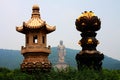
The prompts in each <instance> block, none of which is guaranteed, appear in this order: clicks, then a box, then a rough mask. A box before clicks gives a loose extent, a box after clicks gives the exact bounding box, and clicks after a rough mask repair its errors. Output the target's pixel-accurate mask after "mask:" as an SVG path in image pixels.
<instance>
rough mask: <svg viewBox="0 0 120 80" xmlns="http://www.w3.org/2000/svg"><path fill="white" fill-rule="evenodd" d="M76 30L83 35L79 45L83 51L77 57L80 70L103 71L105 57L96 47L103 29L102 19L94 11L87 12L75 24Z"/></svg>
mask: <svg viewBox="0 0 120 80" xmlns="http://www.w3.org/2000/svg"><path fill="white" fill-rule="evenodd" d="M75 25H76V29H77V30H78V31H80V32H82V33H81V37H82V39H81V40H80V41H79V44H80V45H81V47H82V50H81V51H80V52H79V53H78V54H77V55H76V61H77V65H78V69H79V70H80V69H82V68H83V67H88V68H93V69H95V70H101V68H102V67H101V66H102V60H103V58H104V55H103V54H102V53H101V52H99V51H97V49H96V47H97V45H98V44H99V41H98V40H97V39H96V38H95V37H96V35H97V33H96V31H98V30H99V29H100V28H101V21H100V19H99V18H98V17H97V16H95V14H94V13H93V12H92V11H88V12H87V11H85V12H84V13H82V14H81V15H80V17H79V18H78V19H76V22H75Z"/></svg>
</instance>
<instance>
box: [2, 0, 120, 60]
mask: <svg viewBox="0 0 120 80" xmlns="http://www.w3.org/2000/svg"><path fill="white" fill-rule="evenodd" d="M34 4H38V5H39V6H40V14H41V18H42V19H43V20H44V21H46V22H47V24H49V25H51V26H56V31H54V32H53V33H50V34H48V45H51V46H52V47H56V46H57V45H58V44H59V41H60V40H63V41H64V45H65V46H66V47H68V48H72V49H77V50H81V46H79V45H78V44H77V43H78V41H79V40H80V39H81V36H80V32H78V31H77V30H76V28H75V20H76V18H78V16H79V15H80V14H81V13H82V12H84V11H93V12H94V13H95V14H96V15H97V16H98V17H99V18H100V19H101V23H102V25H101V29H100V30H99V31H97V33H98V34H97V36H96V38H97V39H98V40H99V42H100V44H99V45H98V46H97V50H98V51H101V52H103V53H104V54H105V55H108V56H110V57H113V58H116V59H119V60H120V0H0V48H3V49H13V50H20V49H21V46H23V45H24V42H25V40H24V35H23V34H21V33H18V32H17V31H16V26H20V25H22V24H23V21H28V20H29V19H30V18H31V13H32V6H33V5H34Z"/></svg>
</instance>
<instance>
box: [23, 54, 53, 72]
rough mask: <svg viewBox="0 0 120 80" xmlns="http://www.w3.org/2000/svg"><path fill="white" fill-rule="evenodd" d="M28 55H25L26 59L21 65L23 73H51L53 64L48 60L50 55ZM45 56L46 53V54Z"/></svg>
mask: <svg viewBox="0 0 120 80" xmlns="http://www.w3.org/2000/svg"><path fill="white" fill-rule="evenodd" d="M31 54H32V53H28V54H27V55H24V57H25V59H24V60H23V63H22V64H21V70H22V71H23V72H29V73H31V72H39V71H40V72H49V71H50V69H51V67H52V64H51V63H50V61H49V60H48V55H43V54H42V53H34V54H32V55H31ZM44 54H45V53H44Z"/></svg>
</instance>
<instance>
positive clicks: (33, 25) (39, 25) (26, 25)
mask: <svg viewBox="0 0 120 80" xmlns="http://www.w3.org/2000/svg"><path fill="white" fill-rule="evenodd" d="M32 10H33V12H32V16H31V19H29V20H28V21H27V22H23V25H22V26H19V27H16V30H17V31H18V32H21V33H26V32H27V31H28V30H36V29H37V30H44V31H45V32H46V33H50V32H53V31H55V29H56V27H55V26H50V25H48V24H47V23H46V22H45V21H43V20H42V19H41V17H40V13H39V6H38V5H34V6H33V8H32Z"/></svg>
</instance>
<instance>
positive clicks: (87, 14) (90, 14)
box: [78, 11, 95, 20]
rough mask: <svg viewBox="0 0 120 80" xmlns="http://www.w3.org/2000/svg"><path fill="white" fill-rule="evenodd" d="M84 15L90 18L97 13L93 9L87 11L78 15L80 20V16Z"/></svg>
mask: <svg viewBox="0 0 120 80" xmlns="http://www.w3.org/2000/svg"><path fill="white" fill-rule="evenodd" d="M84 16H85V17H87V18H88V19H90V18H91V17H93V16H95V14H94V13H93V12H92V11H85V12H84V13H82V14H81V15H80V16H79V17H78V20H80V18H81V17H84Z"/></svg>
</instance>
